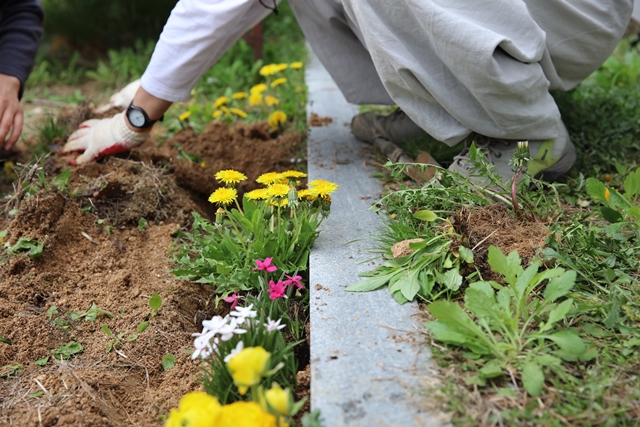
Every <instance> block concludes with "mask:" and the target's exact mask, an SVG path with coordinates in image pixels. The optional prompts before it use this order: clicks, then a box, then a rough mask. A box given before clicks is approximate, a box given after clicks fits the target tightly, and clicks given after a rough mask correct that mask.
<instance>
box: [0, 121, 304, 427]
mask: <svg viewBox="0 0 640 427" xmlns="http://www.w3.org/2000/svg"><path fill="white" fill-rule="evenodd" d="M74 114H76V115H77V116H76V117H72V118H71V119H70V120H75V123H77V122H78V120H79V118H78V117H79V113H78V112H77V111H76V112H75V113H74ZM82 114H85V113H84V112H83V113H82ZM81 118H86V117H85V116H82V117H81ZM302 139H303V138H301V137H300V136H298V135H293V134H285V135H272V134H270V133H269V130H268V126H267V125H266V124H265V123H258V124H253V125H240V124H236V125H234V126H231V127H228V126H227V125H225V124H221V123H213V124H211V125H209V126H208V127H207V128H206V130H205V131H204V132H202V133H201V134H200V135H195V134H194V133H193V132H192V131H190V130H186V131H182V132H180V133H179V134H177V135H175V136H174V137H173V138H171V139H170V140H167V141H166V142H161V141H160V140H158V139H152V140H150V141H148V142H147V143H145V144H144V145H143V146H142V147H141V148H139V149H136V150H134V151H133V152H132V153H131V154H130V155H128V156H124V157H110V158H108V159H105V160H102V161H99V162H96V163H92V164H89V165H84V166H80V167H76V168H72V169H71V183H70V189H69V190H68V191H64V192H60V191H58V190H56V189H55V188H53V187H51V186H50V187H49V188H48V189H47V190H46V191H40V192H39V193H37V194H35V195H33V196H31V197H28V196H27V195H26V192H25V191H22V190H20V191H17V192H15V193H14V194H13V198H12V199H11V200H10V201H9V205H8V209H7V211H8V210H10V209H16V210H17V214H16V215H15V216H13V217H7V218H13V220H11V221H10V222H9V221H8V220H4V221H3V223H2V224H0V230H1V229H7V237H6V241H7V242H8V244H10V245H13V244H15V242H16V241H17V240H18V239H19V238H21V237H25V238H29V239H34V238H37V239H38V241H39V242H42V243H44V251H43V254H42V256H40V257H38V258H35V259H30V258H29V257H28V256H27V255H26V254H19V255H13V256H5V257H4V258H3V259H1V260H0V262H2V265H0V277H1V281H0V336H2V337H3V338H4V339H6V340H10V341H11V344H10V345H9V344H6V343H2V342H0V376H2V378H1V379H0V423H2V422H4V423H7V424H8V425H16V426H27V425H28V426H35V425H43V426H70V425H78V426H80V425H85V426H119V425H136V426H158V425H161V424H162V420H163V417H164V416H165V415H166V414H167V413H168V411H169V409H170V408H172V407H175V406H176V405H177V402H178V400H179V399H180V397H181V396H182V395H183V394H185V393H186V392H188V391H192V390H196V389H199V388H200V385H199V383H198V379H199V369H200V368H199V366H200V364H199V363H196V362H192V361H191V358H190V355H189V354H188V353H187V351H188V350H190V349H192V342H193V338H192V337H191V334H192V333H194V332H196V331H197V330H198V328H199V326H200V325H199V324H198V323H199V322H198V320H200V321H201V320H202V319H204V318H206V317H211V316H213V315H214V314H221V313H222V312H223V311H224V310H226V309H225V308H224V307H220V308H215V307H214V303H213V301H212V293H211V291H210V290H209V289H207V288H206V287H204V286H201V285H198V284H194V283H188V282H185V281H180V280H177V279H176V278H175V277H174V276H173V275H172V274H170V273H169V272H168V270H169V269H170V267H171V265H170V263H169V262H168V260H169V259H170V257H171V255H170V249H171V247H172V244H173V241H174V237H173V236H175V233H176V231H178V230H180V229H181V228H182V229H185V228H186V227H188V225H189V223H190V221H191V219H192V216H191V212H193V211H198V212H200V213H202V214H205V215H208V214H209V215H210V214H211V213H212V208H211V206H210V205H209V204H208V203H207V201H206V199H207V197H208V195H209V194H210V193H211V192H212V191H213V190H215V188H217V186H218V183H217V182H216V181H215V180H214V178H213V175H214V174H215V172H217V171H218V170H220V169H236V170H239V171H241V172H243V173H245V174H246V175H247V176H248V177H249V179H248V180H247V181H245V182H244V183H242V184H241V185H240V186H239V190H240V191H241V192H243V191H248V190H250V189H253V188H255V186H256V185H257V184H255V181H254V180H255V178H256V177H258V176H259V175H260V174H262V173H264V172H268V171H273V170H276V171H282V170H285V169H289V168H291V166H292V165H291V164H290V160H289V159H290V158H291V157H298V153H299V151H300V142H299V141H300V140H302ZM177 144H179V145H180V146H181V147H182V149H183V150H184V152H187V153H189V154H191V155H195V156H199V157H200V158H201V160H200V162H199V163H198V162H190V161H189V160H187V159H185V158H182V156H181V153H180V151H179V150H178V147H177ZM54 148H55V147H54ZM18 160H19V159H18ZM66 160H67V159H64V158H62V157H59V156H53V157H51V158H50V159H48V160H47V162H46V163H45V166H44V170H45V171H46V174H47V176H48V177H54V176H56V175H58V174H59V173H60V172H62V171H63V170H64V169H65V168H67V167H68V165H67V163H66ZM31 171H32V172H33V173H32V174H31V179H27V177H28V175H29V174H28V173H26V174H22V182H23V183H24V182H26V184H23V185H27V184H28V182H31V183H37V182H38V174H39V171H38V170H37V168H32V169H31ZM27 172H28V171H27ZM27 181H28V182H27ZM18 187H20V186H18ZM83 208H85V209H83ZM83 210H84V211H87V210H88V212H86V213H83ZM140 218H145V219H146V220H147V222H148V225H147V227H146V229H144V230H141V229H139V228H138V221H139V220H140ZM153 293H157V294H159V295H160V296H161V298H162V300H163V304H162V307H161V308H160V310H159V313H158V316H152V315H151V309H150V307H149V304H148V301H149V298H150V296H151V295H152V294H153ZM94 303H95V304H96V305H97V306H98V307H99V308H100V309H101V310H105V311H107V312H109V313H110V314H100V315H99V316H98V318H97V319H96V320H95V321H90V320H86V319H84V318H74V315H73V314H72V313H86V311H87V310H88V309H89V308H90V307H91V305H92V304H94ZM225 305H226V304H225ZM52 306H56V307H57V312H55V313H54V312H51V311H50V309H51V307H52ZM145 321H146V322H149V327H148V328H147V329H146V330H145V331H144V332H142V333H141V334H140V335H139V336H138V337H137V339H132V340H129V339H127V338H128V337H130V336H131V335H132V334H134V333H135V332H136V330H137V328H138V325H139V324H140V323H141V322H145ZM102 325H107V326H108V328H109V329H110V330H111V331H112V332H113V333H114V334H120V333H124V334H125V335H124V338H123V339H122V340H121V342H120V344H118V345H117V346H116V350H117V351H113V350H112V351H110V352H107V348H108V345H109V342H110V341H112V339H111V338H110V337H109V336H107V334H106V333H105V332H104V331H103V330H102ZM71 341H76V342H79V343H80V344H81V345H82V346H83V348H84V350H83V351H82V352H81V353H79V354H77V355H75V356H72V357H71V358H69V359H68V360H61V361H58V360H53V358H51V359H50V360H49V361H48V363H47V364H46V366H44V367H40V366H38V365H36V364H35V363H34V362H35V361H36V360H38V359H41V358H43V357H45V356H50V355H51V354H52V353H51V350H52V349H56V348H59V347H60V346H61V345H64V344H67V343H69V342H71ZM169 353H171V354H173V355H174V356H175V359H176V362H175V367H174V368H171V369H169V370H167V371H166V372H165V371H164V370H163V368H162V358H163V357H164V356H165V355H167V354H169ZM9 366H18V367H19V368H18V369H13V368H10V367H9ZM302 368H304V366H301V369H302ZM300 378H301V384H304V383H305V381H302V380H303V379H304V378H305V376H304V373H301V374H300ZM307 387H308V384H307ZM299 392H300V393H301V394H303V393H304V391H303V390H299Z"/></svg>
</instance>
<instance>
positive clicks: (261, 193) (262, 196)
mask: <svg viewBox="0 0 640 427" xmlns="http://www.w3.org/2000/svg"><path fill="white" fill-rule="evenodd" d="M245 196H246V197H247V199H249V200H266V199H268V198H269V194H268V193H267V189H266V188H258V189H256V190H252V191H249V192H248V193H245Z"/></svg>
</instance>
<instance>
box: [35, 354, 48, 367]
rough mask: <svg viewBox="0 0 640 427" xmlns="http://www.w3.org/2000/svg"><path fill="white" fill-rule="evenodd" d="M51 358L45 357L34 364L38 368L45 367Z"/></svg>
mask: <svg viewBox="0 0 640 427" xmlns="http://www.w3.org/2000/svg"><path fill="white" fill-rule="evenodd" d="M49 357H50V356H45V357H43V358H42V359H38V360H36V361H34V362H33V363H35V364H36V365H38V366H44V365H46V364H47V362H48V361H49Z"/></svg>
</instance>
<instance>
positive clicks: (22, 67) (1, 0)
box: [0, 0, 44, 98]
mask: <svg viewBox="0 0 640 427" xmlns="http://www.w3.org/2000/svg"><path fill="white" fill-rule="evenodd" d="M43 19H44V13H43V12H42V7H41V6H40V1H39V0H0V73H2V74H7V75H10V76H15V77H17V78H18V79H19V80H20V82H21V85H20V95H19V96H20V98H22V93H23V92H24V84H25V82H26V81H27V78H28V77H29V73H31V70H32V68H33V63H34V61H35V57H36V51H37V50H38V45H39V44H40V37H41V36H42V20H43Z"/></svg>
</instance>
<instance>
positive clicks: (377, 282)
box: [345, 272, 398, 292]
mask: <svg viewBox="0 0 640 427" xmlns="http://www.w3.org/2000/svg"><path fill="white" fill-rule="evenodd" d="M396 274H398V273H397V272H393V273H391V274H384V275H381V276H377V277H371V278H370V279H365V280H361V281H359V282H356V283H354V284H353V285H349V286H347V287H346V288H345V291H349V292H369V291H375V290H376V289H379V288H381V287H383V286H385V285H386V284H387V283H389V280H391V278H392V277H393V276H395V275H396Z"/></svg>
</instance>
